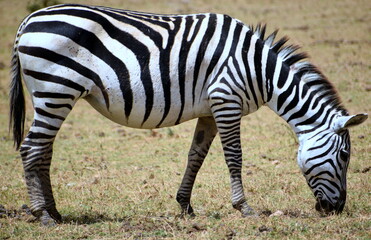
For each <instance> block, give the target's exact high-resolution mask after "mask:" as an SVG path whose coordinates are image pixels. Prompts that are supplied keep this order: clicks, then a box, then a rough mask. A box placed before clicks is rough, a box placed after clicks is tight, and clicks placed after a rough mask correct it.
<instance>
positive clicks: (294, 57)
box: [250, 24, 348, 115]
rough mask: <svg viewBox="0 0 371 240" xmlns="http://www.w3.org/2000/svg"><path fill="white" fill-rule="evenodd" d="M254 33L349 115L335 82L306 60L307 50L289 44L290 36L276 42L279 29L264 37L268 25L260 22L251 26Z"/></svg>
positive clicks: (306, 83) (308, 83) (301, 79)
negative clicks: (301, 50) (302, 50)
mask: <svg viewBox="0 0 371 240" xmlns="http://www.w3.org/2000/svg"><path fill="white" fill-rule="evenodd" d="M250 29H251V31H252V33H253V34H254V35H255V36H257V37H258V38H259V39H260V40H261V41H263V42H264V44H265V45H267V46H269V47H270V49H271V50H272V51H273V52H274V53H276V54H277V57H279V58H281V59H282V61H283V64H286V65H287V66H288V67H290V68H292V69H295V73H296V75H297V76H299V77H298V78H294V80H295V79H297V80H298V81H304V82H305V85H307V86H308V88H315V89H316V91H317V92H318V93H321V96H324V97H325V98H326V100H329V101H330V102H331V104H332V105H333V106H335V107H336V108H337V109H339V110H340V111H341V112H342V113H343V114H344V115H348V112H347V110H346V109H345V108H344V107H343V105H342V103H341V99H340V97H339V95H338V93H337V91H336V90H335V88H334V86H333V84H332V83H331V82H330V81H329V80H328V79H327V78H326V77H325V76H324V75H323V74H322V72H321V71H320V70H319V69H318V68H317V67H316V66H314V65H313V64H312V63H310V62H308V61H306V59H308V58H309V56H308V54H307V53H305V52H297V50H299V49H300V47H299V46H297V45H287V44H286V43H287V41H288V40H289V38H288V37H286V36H285V37H282V38H281V39H279V40H278V41H276V42H274V40H275V38H276V35H277V33H278V30H275V31H274V32H273V33H271V34H270V35H269V36H268V37H267V38H264V36H265V32H266V25H261V24H258V25H257V26H256V27H255V28H254V27H253V26H250Z"/></svg>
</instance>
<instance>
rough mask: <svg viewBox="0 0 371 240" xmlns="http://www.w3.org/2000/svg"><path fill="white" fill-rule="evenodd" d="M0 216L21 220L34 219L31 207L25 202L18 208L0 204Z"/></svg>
mask: <svg viewBox="0 0 371 240" xmlns="http://www.w3.org/2000/svg"><path fill="white" fill-rule="evenodd" d="M0 218H15V219H20V220H23V221H33V220H34V217H33V215H32V213H31V209H30V208H29V207H28V206H27V205H26V204H23V205H22V206H21V207H20V208H19V209H7V208H5V206H4V205H2V204H0Z"/></svg>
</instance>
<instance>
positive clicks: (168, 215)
mask: <svg viewBox="0 0 371 240" xmlns="http://www.w3.org/2000/svg"><path fill="white" fill-rule="evenodd" d="M28 2H29V1H26V0H19V1H6V0H0V37H1V41H0V163H1V164H0V205H1V206H0V239H36V238H37V239H141V238H144V239H158V238H169V239H252V238H256V239H307V238H310V239H321V240H322V239H370V238H371V234H370V232H371V221H370V217H371V205H370V189H371V184H370V183H371V179H370V171H369V170H370V167H371V162H370V159H371V157H370V152H371V147H370V146H371V144H370V143H371V141H370V129H371V124H370V122H371V121H370V120H368V121H366V122H365V123H364V124H363V125H362V126H359V127H357V128H354V129H351V140H352V159H351V163H350V166H349V170H348V201H347V204H346V207H345V210H344V212H343V213H342V214H341V215H339V216H329V217H323V216H321V215H320V214H318V213H317V212H316V211H315V210H314V203H315V202H314V198H313V196H312V193H311V192H310V190H309V188H308V187H307V185H306V183H305V179H304V178H303V177H302V176H301V173H300V170H299V168H298V166H297V164H296V151H297V141H296V138H295V136H294V134H293V133H292V131H291V130H290V129H289V127H288V125H287V124H286V123H285V122H284V121H283V120H281V119H280V118H279V117H277V116H276V115H275V114H274V113H273V112H271V111H270V110H269V109H267V108H264V107H263V108H262V109H261V110H259V111H258V112H257V113H254V114H252V115H249V116H247V117H246V118H244V120H243V124H242V143H243V151H244V157H243V158H244V164H243V181H244V187H245V190H246V194H247V196H248V202H249V204H250V205H251V206H252V207H253V208H254V209H255V210H256V211H257V212H258V213H259V216H258V217H255V218H241V216H240V214H239V213H238V212H237V211H235V210H234V209H233V208H232V206H231V203H230V189H229V175H228V170H227V167H226V166H225V163H224V160H223V154H222V150H221V146H220V141H219V138H216V139H215V141H214V143H213V145H212V147H211V150H210V154H209V155H208V157H207V159H206V160H205V163H204V166H203V168H202V169H201V171H200V174H199V176H198V178H197V180H196V185H195V189H194V192H193V198H192V202H193V206H194V209H195V212H196V214H197V216H196V217H195V218H185V219H184V218H180V217H179V211H180V209H179V207H178V205H177V203H176V201H175V194H176V190H177V188H178V186H179V184H180V181H181V178H182V175H183V171H184V168H185V165H186V156H187V152H188V148H189V146H190V143H191V139H192V133H193V130H194V127H195V121H190V122H187V123H184V124H181V125H179V126H176V127H173V128H164V129H159V130H154V131H149V130H134V129H129V128H125V127H121V126H119V125H117V124H115V123H112V122H110V121H109V120H107V119H105V118H104V117H102V116H101V115H99V114H98V113H96V112H95V111H94V109H92V108H91V107H90V106H89V105H88V104H87V103H86V102H84V101H80V102H79V103H78V104H77V106H76V107H75V108H74V110H73V111H72V113H71V114H70V115H69V117H68V118H67V120H66V123H65V124H64V125H63V127H62V130H61V131H60V133H59V135H58V137H57V140H56V143H55V147H54V158H53V163H52V168H51V177H52V184H53V189H54V195H55V198H56V201H57V207H58V209H59V210H60V212H61V214H62V216H63V218H64V221H63V223H62V224H60V225H58V226H57V227H54V228H45V227H41V226H40V224H39V223H37V222H34V221H33V218H32V216H30V215H29V209H28V206H27V205H28V204H29V203H28V196H27V190H26V187H25V183H24V180H23V170H22V165H21V160H20V158H19V154H18V153H17V152H16V151H15V150H14V148H13V145H12V139H11V136H10V135H9V133H8V128H7V126H8V91H9V90H8V86H9V62H10V56H11V49H12V44H13V40H14V35H15V33H16V30H17V27H18V24H19V23H20V22H21V20H22V19H23V18H24V17H25V16H26V15H27V8H26V6H27V3H28ZM74 2H76V3H83V2H84V3H90V4H94V5H105V6H111V7H120V8H125V9H132V10H139V11H150V12H156V13H195V12H218V13H226V14H229V15H231V16H233V17H236V18H238V19H240V20H242V21H243V22H245V23H246V24H249V25H250V24H253V25H256V24H258V23H261V22H262V23H267V25H268V30H267V31H268V32H272V31H274V30H275V29H280V32H279V36H281V37H282V36H284V35H287V36H289V37H290V39H291V40H290V43H292V44H299V45H301V46H303V51H306V52H308V53H309V55H310V56H311V61H312V62H313V63H314V64H315V65H317V66H319V68H320V69H321V70H322V71H323V73H324V74H325V75H326V76H327V77H328V78H329V79H330V81H331V82H333V84H334V86H335V87H336V89H337V90H338V91H339V96H340V97H341V99H342V101H343V103H344V105H345V106H346V108H347V109H348V110H349V112H350V113H352V114H354V113H358V112H368V113H371V105H370V102H371V101H370V100H371V98H370V90H371V82H370V76H371V51H370V49H371V48H370V47H371V27H370V24H369V23H370V22H371V14H370V13H371V11H370V10H371V2H370V1H367V0H336V1H335V0H329V1H321V0H314V1H304V0H298V1H289V0H281V1H274V0H262V1H252V0H235V1H230V3H228V1H211V0H200V1H191V0H182V1H175V0H171V1H169V0H167V1H165V0H159V1H150V0H147V1H145V0H129V1H127V0H126V1H124V0H108V1H103V0H89V1H82V0H80V1H74ZM31 120H32V108H31V102H30V99H29V98H27V120H26V126H27V128H28V127H29V126H30V124H31ZM272 214H273V215H272ZM274 215H276V216H274Z"/></svg>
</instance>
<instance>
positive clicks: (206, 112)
mask: <svg viewBox="0 0 371 240" xmlns="http://www.w3.org/2000/svg"><path fill="white" fill-rule="evenodd" d="M107 90H108V92H109V94H108V96H109V102H110V104H109V108H107V106H106V104H105V101H104V99H103V98H102V96H101V94H100V93H99V91H98V89H92V94H90V95H88V96H87V97H85V100H87V101H88V102H89V103H90V105H91V106H92V107H94V108H95V109H96V110H97V111H98V112H99V113H101V114H102V115H104V116H105V117H107V118H108V119H110V120H112V121H113V122H116V123H118V124H120V125H123V126H127V127H132V128H141V129H153V128H161V127H170V126H174V125H177V124H179V123H182V122H185V121H188V120H191V119H194V118H199V117H205V116H211V111H210V107H209V103H208V101H207V99H206V98H204V99H203V100H201V101H199V102H197V104H195V105H194V104H192V101H191V100H190V99H187V100H185V101H184V102H183V104H182V102H181V101H179V100H178V101H177V98H176V97H175V96H172V98H171V100H172V102H171V104H170V108H169V110H168V112H167V114H166V113H165V102H164V97H163V92H158V93H156V94H154V97H153V105H150V106H149V105H148V101H146V96H145V93H144V92H140V91H138V92H136V93H135V94H134V97H133V103H132V108H131V111H130V114H129V115H128V116H127V115H126V112H125V106H126V104H125V102H124V98H123V97H122V92H121V90H120V89H118V88H109V89H107Z"/></svg>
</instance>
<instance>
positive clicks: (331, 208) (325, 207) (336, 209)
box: [315, 198, 345, 215]
mask: <svg viewBox="0 0 371 240" xmlns="http://www.w3.org/2000/svg"><path fill="white" fill-rule="evenodd" d="M344 205H345V201H339V202H337V203H336V204H335V205H334V204H333V203H331V202H330V201H327V200H322V199H318V198H317V202H316V205H315V208H316V210H317V211H318V212H321V213H324V214H327V215H331V214H340V213H341V212H342V211H343V209H344Z"/></svg>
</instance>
